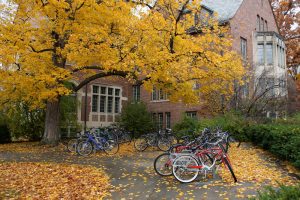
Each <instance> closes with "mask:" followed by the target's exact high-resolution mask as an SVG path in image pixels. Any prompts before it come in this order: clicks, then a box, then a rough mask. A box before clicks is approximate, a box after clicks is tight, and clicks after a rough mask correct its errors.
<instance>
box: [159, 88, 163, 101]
mask: <svg viewBox="0 0 300 200" xmlns="http://www.w3.org/2000/svg"><path fill="white" fill-rule="evenodd" d="M159 99H160V100H163V99H164V92H163V90H162V89H160V90H159Z"/></svg>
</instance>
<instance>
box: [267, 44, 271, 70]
mask: <svg viewBox="0 0 300 200" xmlns="http://www.w3.org/2000/svg"><path fill="white" fill-rule="evenodd" d="M266 58H267V64H269V65H270V64H273V45H272V44H267V45H266Z"/></svg>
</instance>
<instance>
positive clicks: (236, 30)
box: [230, 0, 278, 64]
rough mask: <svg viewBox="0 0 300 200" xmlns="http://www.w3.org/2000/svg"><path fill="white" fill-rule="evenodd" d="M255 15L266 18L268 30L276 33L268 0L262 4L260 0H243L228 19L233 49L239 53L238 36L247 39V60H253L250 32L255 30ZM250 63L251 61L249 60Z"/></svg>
mask: <svg viewBox="0 0 300 200" xmlns="http://www.w3.org/2000/svg"><path fill="white" fill-rule="evenodd" d="M257 15H259V16H260V17H262V18H264V20H267V22H268V31H275V32H276V33H278V29H277V26H276V22H275V19H274V16H273V13H272V9H271V6H270V4H269V2H268V0H263V5H261V0H244V1H243V3H242V4H241V6H240V8H239V10H238V11H237V12H236V14H235V15H234V17H233V18H232V19H231V20H230V29H231V34H232V36H233V49H235V50H236V51H238V52H239V53H240V52H241V47H240V45H241V44H240V38H241V37H243V38H245V39H247V54H248V61H252V60H253V44H252V33H253V32H254V31H256V19H257ZM250 64H252V63H251V62H250Z"/></svg>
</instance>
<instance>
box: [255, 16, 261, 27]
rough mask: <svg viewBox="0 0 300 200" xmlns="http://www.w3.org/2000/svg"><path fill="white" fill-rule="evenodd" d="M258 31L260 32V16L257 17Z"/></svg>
mask: <svg viewBox="0 0 300 200" xmlns="http://www.w3.org/2000/svg"><path fill="white" fill-rule="evenodd" d="M256 30H257V31H260V17H259V15H257V19H256Z"/></svg>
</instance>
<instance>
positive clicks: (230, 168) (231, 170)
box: [224, 157, 237, 183]
mask: <svg viewBox="0 0 300 200" xmlns="http://www.w3.org/2000/svg"><path fill="white" fill-rule="evenodd" d="M224 163H225V165H226V166H227V168H228V169H229V171H230V173H231V176H232V178H233V180H234V182H235V183H236V182H237V178H236V176H235V174H234V172H233V169H232V167H231V165H230V163H229V161H228V159H227V157H225V158H224Z"/></svg>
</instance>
